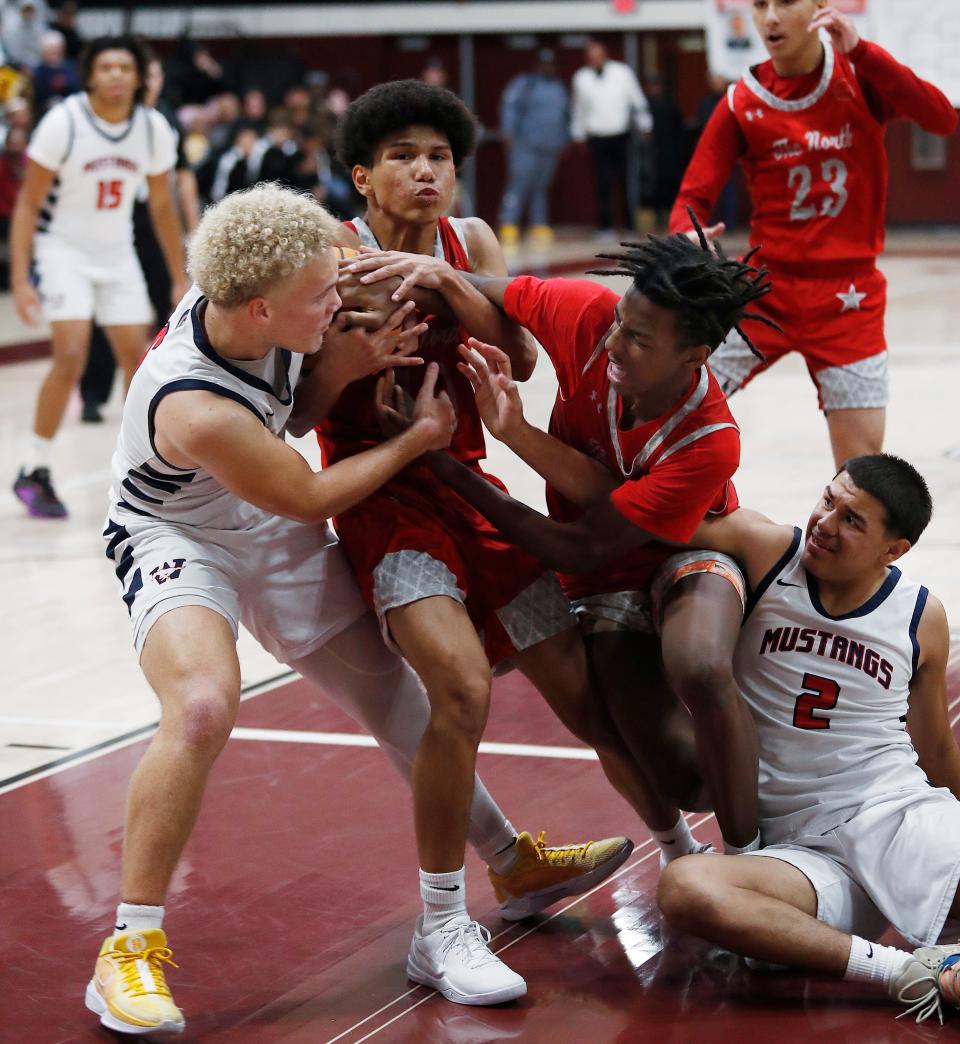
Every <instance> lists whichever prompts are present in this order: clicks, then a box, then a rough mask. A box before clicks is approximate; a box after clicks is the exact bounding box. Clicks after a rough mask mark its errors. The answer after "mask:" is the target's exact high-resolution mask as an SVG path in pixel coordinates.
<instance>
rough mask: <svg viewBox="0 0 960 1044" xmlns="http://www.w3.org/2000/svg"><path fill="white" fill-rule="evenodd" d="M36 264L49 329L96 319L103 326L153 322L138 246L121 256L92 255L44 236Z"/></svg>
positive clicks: (37, 249)
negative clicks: (53, 324)
mask: <svg viewBox="0 0 960 1044" xmlns="http://www.w3.org/2000/svg"><path fill="white" fill-rule="evenodd" d="M33 259H34V264H35V267H36V271H37V292H38V293H39V295H40V300H41V302H42V304H43V314H44V318H45V319H46V320H47V322H48V323H56V322H62V321H66V320H68V319H95V320H96V321H97V324H98V325H99V326H138V325H147V324H149V323H152V322H153V308H152V306H151V304H150V297H149V295H148V294H147V284H146V282H145V281H144V278H143V270H142V269H141V267H140V262H139V260H138V259H137V255H136V254H135V253H134V250H133V244H132V242H131V244H130V246H129V247H128V248H127V249H126V250H124V251H121V252H120V253H116V252H109V251H108V252H106V254H87V253H85V252H83V251H81V250H77V249H76V247H73V246H70V245H69V244H68V243H64V242H62V241H60V240H58V239H55V238H53V237H52V236H50V235H39V236H37V237H36V238H35V240H34V248H33Z"/></svg>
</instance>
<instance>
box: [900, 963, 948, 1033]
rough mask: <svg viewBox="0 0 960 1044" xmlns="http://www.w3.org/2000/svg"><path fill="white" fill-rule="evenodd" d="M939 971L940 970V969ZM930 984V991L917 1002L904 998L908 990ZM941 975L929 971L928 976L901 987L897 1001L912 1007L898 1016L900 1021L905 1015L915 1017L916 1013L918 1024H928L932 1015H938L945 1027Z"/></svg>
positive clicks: (922, 976) (916, 1000) (917, 999)
mask: <svg viewBox="0 0 960 1044" xmlns="http://www.w3.org/2000/svg"><path fill="white" fill-rule="evenodd" d="M938 970H939V969H938ZM924 982H929V983H930V989H929V990H927V992H926V993H925V994H924V995H923V996H922V997H918V998H916V999H915V1000H912V1001H911V1000H909V999H908V998H906V997H904V994H905V993H906V992H907V990H913V989H914V988H915V987H916V986H919V985H920V984H921V983H924ZM938 983H939V975H938V974H937V972H935V971H929V972H927V974H926V975H921V976H920V977H919V978H917V979H914V980H913V982H908V983H906V984H905V985H903V986H901V987H900V990H899V992H898V993H897V1000H898V1001H900V1003H901V1004H909V1005H910V1007H909V1008H907V1010H906V1011H901V1012H900V1014H899V1015H898V1016H897V1018H898V1019H902V1018H903V1017H904V1015H913V1014H914V1013H916V1016H917V1022H926V1020H927V1019H929V1018H930V1016H931V1015H934V1014H935V1015H936V1016H937V1018H938V1019H939V1020H940V1025H941V1026H942V1025H943V1003H942V1002H941V999H940V990H939V988H938Z"/></svg>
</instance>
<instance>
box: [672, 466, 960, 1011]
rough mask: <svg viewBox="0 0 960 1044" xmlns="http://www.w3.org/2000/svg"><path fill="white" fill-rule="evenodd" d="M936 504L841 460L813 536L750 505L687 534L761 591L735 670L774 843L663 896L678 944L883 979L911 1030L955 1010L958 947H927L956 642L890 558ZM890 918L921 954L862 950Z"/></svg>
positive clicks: (935, 918) (948, 803) (954, 830)
mask: <svg viewBox="0 0 960 1044" xmlns="http://www.w3.org/2000/svg"><path fill="white" fill-rule="evenodd" d="M931 509H932V505H931V500H930V494H929V492H928V490H927V487H926V484H925V483H924V481H923V479H922V478H921V477H920V475H918V474H917V472H916V471H915V470H914V469H913V468H912V467H911V466H910V465H909V464H907V463H906V462H905V461H903V460H900V459H899V458H897V457H891V456H888V455H886V454H876V455H873V456H865V457H856V458H854V459H852V460H849V461H847V463H846V464H845V465H844V467H843V469H842V470H841V471H840V472H839V473H838V474H837V475H836V476H835V477H834V478H833V480H832V481H831V482H830V483H829V484H828V485H827V488H826V489H825V491H824V493H823V496H822V498H821V499H820V502H819V503H818V504H817V506H816V507H815V508H814V510H813V513H812V514H811V516H810V519H809V521H808V522H807V525H806V529H805V531H801V530H800V529H799V528H793V527H791V526H781V525H775V524H774V523H773V522H771V521H770V520H769V519H766V518H764V517H763V516H762V515H760V514H758V513H756V512H752V511H743V510H741V511H736V512H734V513H733V514H732V515H728V516H727V517H726V518H722V519H711V520H709V521H707V522H705V523H704V524H703V526H702V527H701V528H700V529H699V530H698V532H697V534H696V537H695V542H702V543H704V544H709V546H710V547H715V548H721V549H723V550H724V551H726V552H727V553H728V554H731V555H734V556H736V558H737V559H738V560H739V561H740V562H741V563H742V564H743V566H744V568H745V570H746V573H747V577H748V579H749V580H750V585H751V588H752V594H751V597H750V602H749V604H748V607H747V618H746V620H745V622H744V626H743V633H742V635H741V638H740V641H739V644H738V645H737V652H736V661H735V666H736V675H737V680H738V682H739V683H740V688H741V691H742V692H743V694H744V697H745V698H746V700H747V702H748V704H749V705H750V709H751V711H752V712H753V716H754V718H755V720H756V723H757V730H758V732H759V742H760V816H761V830H762V835H763V841H764V845H765V847H764V848H763V849H761V850H760V851H758V852H754V853H752V854H751V855H750V856H736V857H721V856H717V855H711V856H710V857H709V858H704V857H695V858H691V859H685V860H681V861H680V862H678V863H677V864H675V865H673V866H671V867H669V868H668V869H667V871H666V873H665V874H664V875H663V877H661V879H660V891H659V901H660V906H661V908H662V909H663V911H664V913H665V914H666V916H667V918H668V919H669V920H670V921H671V922H672V923H674V924H676V925H677V926H679V927H680V928H682V929H684V930H685V931H688V932H691V933H693V934H694V935H700V936H703V937H704V938H706V939H709V940H710V941H711V942H713V943H716V944H718V945H720V946H724V947H727V948H728V949H730V950H733V951H734V952H736V953H741V954H745V955H747V956H748V957H751V958H756V959H759V960H760V961H764V962H775V963H777V964H784V965H789V966H792V967H796V968H802V969H806V970H808V971H812V972H820V973H824V974H828V975H834V976H837V977H843V978H845V979H847V980H850V981H854V982H871V983H875V984H876V985H877V986H879V987H882V988H884V989H885V990H886V991H887V993H888V995H889V996H890V997H891V999H893V1000H894V1001H898V1002H901V1003H905V1004H907V1005H908V1006H909V1007H908V1009H907V1010H908V1012H910V1013H915V1014H916V1016H917V1021H918V1022H919V1021H921V1020H922V1019H926V1018H928V1017H930V1016H932V1015H933V1014H935V1013H936V1014H938V1015H940V1017H941V1021H942V1006H943V1004H944V1002H946V1003H947V1004H949V1005H952V1006H953V1007H960V963H955V962H958V960H960V944H954V945H952V946H940V947H938V946H936V943H937V942H938V940H939V939H940V938H942V937H943V936H945V935H946V936H948V937H949V936H950V935H952V936H953V937H954V938H956V936H957V934H958V929H960V892H958V888H957V884H958V880H960V802H958V800H957V799H958V798H960V751H958V750H957V745H956V742H955V740H954V738H953V735H952V733H951V731H950V722H949V714H948V709H947V681H946V665H947V656H948V652H949V643H950V636H949V632H948V628H947V619H946V615H945V614H944V611H943V606H942V605H941V604H940V602H939V601H938V600H937V599H936V598H935V597H934V596H933V595H931V594H930V593H929V592H928V591H927V589H926V588H925V587H922V586H921V585H920V584H917V583H914V582H912V581H910V580H908V579H907V578H906V577H905V576H903V575H902V574H901V572H900V570H899V569H898V568H897V567H896V566H895V565H894V564H893V563H894V562H896V561H897V560H898V559H899V558H900V557H901V556H903V555H904V554H906V552H907V551H908V550H909V549H910V547H911V546H913V545H914V544H915V543H916V542H917V540H918V539H919V537H920V534H921V533H922V532H923V530H924V528H925V527H926V525H927V523H928V522H929V520H930V514H931ZM907 729H909V733H908V732H907ZM951 922H952V923H951ZM888 924H889V925H892V926H893V927H894V928H896V930H897V931H898V932H899V933H900V934H901V935H902V936H904V938H906V939H908V940H909V941H910V942H911V943H913V944H914V945H919V946H920V947H921V949H918V950H915V951H914V952H913V954H910V953H907V952H906V951H904V950H901V949H898V948H897V947H896V946H881V945H880V944H879V943H877V942H870V941H868V940H872V939H876V938H878V937H879V935H880V934H881V933H882V932H883V931H884V930H885V928H886V927H887V925H888Z"/></svg>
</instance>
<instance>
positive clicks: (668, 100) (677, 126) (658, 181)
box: [643, 76, 690, 227]
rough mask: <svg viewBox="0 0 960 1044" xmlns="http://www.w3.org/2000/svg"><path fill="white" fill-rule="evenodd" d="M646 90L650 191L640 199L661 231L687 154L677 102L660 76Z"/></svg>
mask: <svg viewBox="0 0 960 1044" xmlns="http://www.w3.org/2000/svg"><path fill="white" fill-rule="evenodd" d="M646 88H647V90H646V96H647V103H648V104H649V106H650V116H651V118H652V119H653V131H652V134H651V146H652V147H651V148H650V149H647V150H646V154H647V158H648V160H649V163H648V169H649V178H648V185H649V187H648V189H647V191H645V192H644V193H643V199H644V204H645V205H648V206H650V207H652V208H653V210H654V212H655V213H656V218H657V224H658V226H661V227H663V226H665V225H666V224H667V221H668V220H669V217H670V209H671V207H672V206H673V201H674V200H675V199H676V197H677V192H678V191H679V190H680V182H681V181H682V180H683V172H684V170H685V169H686V166H687V160H688V159H689V156H690V151H689V148H688V145H687V128H686V124H685V123H684V120H683V113H682V112H681V111H680V106H679V105H678V104H677V100H676V98H674V97H673V95H672V94H671V93H670V92H669V91H667V90H666V88H665V87H664V83H663V80H662V79H661V78H660V77H659V76H651V77H650V78H649V79H648V80H647V81H646Z"/></svg>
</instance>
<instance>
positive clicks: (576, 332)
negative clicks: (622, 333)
mask: <svg viewBox="0 0 960 1044" xmlns="http://www.w3.org/2000/svg"><path fill="white" fill-rule="evenodd" d="M617 301H618V297H617V295H616V294H615V293H613V292H612V291H610V290H608V289H606V288H605V287H601V286H598V285H597V284H596V283H590V282H587V281H581V280H572V279H548V280H541V279H535V278H533V277H532V276H521V277H520V278H518V279H514V280H513V281H512V282H511V283H510V285H509V287H508V288H507V292H506V294H505V296H504V309H505V311H506V313H507V315H509V316H510V317H511V318H512V319H514V320H515V321H517V322H519V323H522V324H523V325H524V326H526V327H527V328H528V329H530V330H531V331H532V333H533V334H534V336H536V338H537V339H538V340H539V341H540V343H541V344H542V345H543V347H544V349H545V350H546V352H547V354H548V355H549V356H550V359H551V361H552V362H553V365H554V368H555V369H556V371H557V380H558V382H559V385H560V388H559V393H558V395H557V400H556V403H555V404H554V407H553V413H552V415H551V417H550V433H551V434H552V435H554V436H555V437H556V438H558V439H559V440H560V441H561V442H564V443H566V444H567V445H568V446H574V447H575V448H577V449H579V450H582V451H583V452H584V453H588V454H589V455H590V456H592V457H594V458H595V459H597V460H599V461H600V462H601V463H603V464H604V465H606V466H607V467H608V468H609V469H610V471H612V472H613V473H614V474H615V475H618V476H619V477H620V478H622V479H623V482H622V484H621V485H620V486H619V487H618V488H617V489H615V490H614V491H613V493H612V494H611V500H612V501H613V504H614V506H615V507H616V508H617V510H618V511H619V512H620V513H621V514H622V515H623V516H624V517H625V518H627V519H629V520H630V521H631V522H632V523H634V525H636V526H638V527H639V528H640V529H643V530H644V531H645V532H647V533H651V534H653V535H654V536H658V537H661V538H662V539H664V540H672V541H677V542H680V543H682V542H685V541H687V540H689V539H690V537H691V536H692V535H693V532H694V530H695V529H696V528H697V526H698V525H699V524H700V523H701V522H702V521H703V519H704V517H705V515H707V514H727V513H728V512H730V511H733V510H734V508H736V507H737V506H738V501H737V494H736V490H735V489H734V486H733V482H732V481H731V476H732V475H733V473H734V472H735V471H736V469H737V466H738V464H739V461H740V431H739V429H738V428H737V425H736V422H735V421H734V419H733V416H732V415H731V413H730V409H729V407H728V406H727V401H726V399H725V398H724V395H723V392H722V391H721V390H720V386H719V385H718V384H717V381H716V378H715V377H714V376H713V374H712V373H711V372H710V369H709V367H706V366H703V367H701V368H700V370H699V371H698V372H697V374H695V376H694V378H693V380H692V381H691V384H690V387H689V389H688V390H687V392H686V393H685V394H684V395H683V396H682V397H681V399H680V400H679V401H678V402H676V403H674V405H673V406H672V407H671V408H670V409H669V410H668V411H667V412H666V413H664V414H663V415H661V416H659V417H655V418H653V419H652V420H649V421H646V422H645V423H643V424H641V425H639V426H637V427H634V428H629V429H627V430H624V429H623V428H621V427H620V418H621V413H622V401H621V399H620V397H619V396H618V395H617V393H616V392H615V391H614V389H613V388H612V387H611V385H610V381H609V379H608V378H607V362H608V359H607V353H606V351H605V350H604V334H605V333H606V331H607V329H608V328H609V327H610V324H611V323H612V322H613V319H614V308H615V306H616V304H617ZM547 505H548V507H549V510H550V515H551V517H552V518H556V519H558V520H560V521H572V520H574V519H576V518H579V516H580V515H581V514H582V508H580V507H578V506H577V505H576V504H573V503H571V502H570V501H569V500H567V499H566V498H565V497H563V496H561V495H560V494H559V493H558V492H557V491H556V490H555V489H554V488H553V487H552V486H550V485H549V484H548V485H547ZM675 552H676V548H673V547H666V546H664V545H663V544H658V543H651V544H647V545H645V546H643V547H640V548H638V549H637V550H636V551H633V552H631V553H630V554H628V555H624V556H623V557H622V558H620V559H618V560H617V561H616V562H613V563H611V564H610V565H608V566H605V567H604V568H603V569H601V570H598V571H596V572H595V573H578V574H577V575H575V576H564V577H562V580H563V583H564V588H565V590H566V591H567V593H568V594H569V595H570V596H571V597H573V598H577V597H582V596H585V595H588V594H595V593H599V592H610V591H626V590H643V589H644V588H645V587H646V586H647V584H648V583H649V582H650V580H651V579H652V578H653V574H654V573H655V572H656V570H657V568H658V567H659V565H660V564H661V563H662V562H663V561H664V560H665V559H666V558H667V557H669V556H670V555H672V554H674V553H675Z"/></svg>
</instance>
